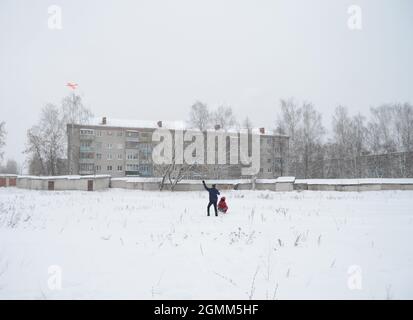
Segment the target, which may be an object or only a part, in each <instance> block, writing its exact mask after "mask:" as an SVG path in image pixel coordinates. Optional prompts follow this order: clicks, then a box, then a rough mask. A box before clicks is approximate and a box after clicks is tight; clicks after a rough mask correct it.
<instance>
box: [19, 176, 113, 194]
mask: <svg viewBox="0 0 413 320" xmlns="http://www.w3.org/2000/svg"><path fill="white" fill-rule="evenodd" d="M109 184H110V176H109V175H92V176H50V177H44V176H18V177H17V184H16V186H17V187H18V188H23V189H33V190H50V191H53V190H82V191H95V190H103V189H107V188H109Z"/></svg>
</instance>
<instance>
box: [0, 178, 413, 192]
mask: <svg viewBox="0 0 413 320" xmlns="http://www.w3.org/2000/svg"><path fill="white" fill-rule="evenodd" d="M206 183H207V185H208V186H211V185H212V184H216V186H217V188H218V189H219V190H269V191H278V192H288V191H294V190H296V191H302V190H309V191H356V192H358V191H379V190H413V179H295V178H294V177H279V178H277V179H238V180H206ZM160 184H161V178H142V177H122V178H111V177H110V176H109V175H90V176H52V177H39V176H16V175H0V186H3V187H11V186H17V187H18V188H24V189H34V190H83V191H94V190H104V189H107V188H122V189H133V190H148V191H157V190H159V189H160ZM163 190H171V187H170V185H169V184H165V186H164V188H163ZM203 190H204V187H203V185H202V182H201V181H200V180H182V181H180V182H179V183H178V184H177V185H176V186H175V187H174V191H203Z"/></svg>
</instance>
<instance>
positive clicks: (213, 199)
mask: <svg viewBox="0 0 413 320" xmlns="http://www.w3.org/2000/svg"><path fill="white" fill-rule="evenodd" d="M202 184H203V185H204V188H205V190H206V191H208V193H209V203H208V206H207V212H208V217H209V208H210V207H211V206H214V210H215V216H216V217H218V211H217V202H218V195H219V191H218V190H217V188H216V185H215V184H213V185H212V188H208V187H207V186H206V184H205V181H204V180H202Z"/></svg>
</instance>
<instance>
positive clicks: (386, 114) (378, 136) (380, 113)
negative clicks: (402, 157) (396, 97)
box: [368, 105, 397, 154]
mask: <svg viewBox="0 0 413 320" xmlns="http://www.w3.org/2000/svg"><path fill="white" fill-rule="evenodd" d="M395 136H396V135H395V131H394V108H392V107H391V106H390V105H381V106H379V107H375V108H370V121H369V123H368V141H369V148H370V150H371V152H372V153H375V154H380V153H390V152H394V151H396V150H397V143H396V140H395Z"/></svg>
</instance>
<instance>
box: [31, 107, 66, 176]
mask: <svg viewBox="0 0 413 320" xmlns="http://www.w3.org/2000/svg"><path fill="white" fill-rule="evenodd" d="M27 139H28V141H27V149H26V151H25V152H26V153H27V154H29V155H30V159H36V161H38V163H39V167H40V170H41V172H40V174H43V175H58V174H61V173H62V172H61V170H62V168H61V161H62V157H63V156H64V143H65V129H64V125H63V121H62V119H61V115H60V112H59V109H58V108H57V107H56V106H55V105H53V104H47V105H46V106H45V107H44V108H43V109H42V112H41V117H40V121H39V123H38V124H37V125H35V126H33V127H32V128H30V129H29V130H28V132H27ZM29 167H30V165H29Z"/></svg>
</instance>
